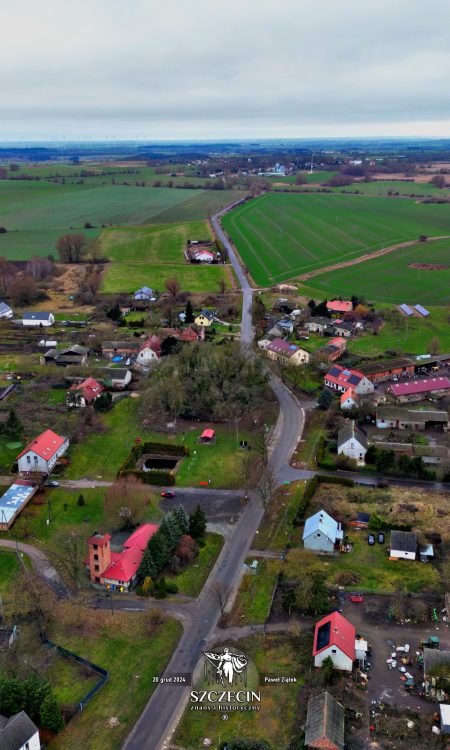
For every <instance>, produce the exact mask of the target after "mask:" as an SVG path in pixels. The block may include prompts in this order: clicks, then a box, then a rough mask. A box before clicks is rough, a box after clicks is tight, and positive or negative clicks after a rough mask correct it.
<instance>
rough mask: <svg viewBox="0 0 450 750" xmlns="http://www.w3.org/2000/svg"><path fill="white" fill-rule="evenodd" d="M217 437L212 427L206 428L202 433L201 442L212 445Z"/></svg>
mask: <svg viewBox="0 0 450 750" xmlns="http://www.w3.org/2000/svg"><path fill="white" fill-rule="evenodd" d="M215 439H216V431H215V430H212V429H211V428H206V430H203V432H202V434H201V435H200V439H199V443H204V444H205V445H211V444H212V443H214V442H215Z"/></svg>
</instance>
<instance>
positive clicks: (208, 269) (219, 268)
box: [102, 262, 231, 294]
mask: <svg viewBox="0 0 450 750" xmlns="http://www.w3.org/2000/svg"><path fill="white" fill-rule="evenodd" d="M228 268H229V267H228ZM230 273H231V269H230ZM173 277H175V278H177V279H178V281H179V282H180V285H181V289H182V291H185V292H211V293H212V294H214V293H217V291H218V289H219V283H220V282H222V281H224V282H225V286H226V288H230V287H231V280H230V274H229V273H228V272H227V267H226V266H223V265H215V266H201V265H193V264H191V263H184V264H183V263H164V264H160V265H155V264H154V263H142V262H139V263H132V262H130V263H108V265H107V267H106V269H105V271H104V275H103V283H102V292H103V293H104V294H117V293H119V292H127V293H129V294H131V293H132V292H135V291H136V289H139V287H141V286H149V287H150V288H151V289H157V290H158V291H164V288H165V287H164V284H165V281H166V280H167V279H171V278H173Z"/></svg>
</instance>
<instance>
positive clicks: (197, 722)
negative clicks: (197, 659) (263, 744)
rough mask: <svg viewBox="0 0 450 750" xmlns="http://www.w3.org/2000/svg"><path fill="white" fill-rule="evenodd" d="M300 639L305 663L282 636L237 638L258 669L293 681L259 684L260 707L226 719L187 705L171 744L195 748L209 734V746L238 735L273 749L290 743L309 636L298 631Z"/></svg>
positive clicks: (233, 713)
mask: <svg viewBox="0 0 450 750" xmlns="http://www.w3.org/2000/svg"><path fill="white" fill-rule="evenodd" d="M302 639H303V640H304V641H305V648H304V649H303V650H304V651H305V652H306V654H307V657H306V659H307V662H308V663H306V659H303V655H302V658H301V659H300V658H299V650H298V647H297V646H295V645H294V644H293V643H292V641H291V640H290V639H289V638H287V637H286V636H283V637H280V636H275V635H266V637H265V638H264V637H263V636H254V637H252V638H246V639H244V640H241V641H239V642H238V643H237V644H236V645H235V648H236V650H237V651H238V653H239V651H243V652H244V653H245V654H248V655H249V656H250V657H251V658H252V659H253V661H254V662H255V665H256V668H257V669H258V671H259V672H260V673H265V674H270V675H285V676H286V675H289V676H293V677H297V683H296V684H281V683H280V684H272V685H268V686H261V688H260V689H261V704H259V705H260V711H230V712H229V713H227V716H228V721H226V722H224V721H222V718H221V715H220V713H218V712H217V711H204V712H202V713H201V715H199V713H198V711H190V710H189V706H188V707H187V708H186V711H185V713H184V716H183V718H182V720H181V723H180V724H179V726H178V729H177V732H176V735H175V741H174V745H175V746H176V747H180V748H181V747H182V748H183V749H184V750H198V749H199V748H200V747H203V744H204V742H203V741H204V738H205V737H209V738H210V739H212V745H211V746H212V747H213V748H217V747H219V740H222V742H223V741H224V740H228V741H230V740H234V739H238V738H245V739H252V740H255V739H259V738H260V739H265V740H266V741H267V742H268V743H269V745H270V747H272V748H273V749H274V750H288V748H289V747H294V745H293V744H291V743H294V742H295V741H296V740H297V739H298V738H296V737H295V734H294V722H295V717H296V699H297V693H298V690H299V687H300V686H301V684H302V683H303V680H304V675H305V673H306V670H307V669H308V668H309V661H310V644H309V641H310V640H311V639H310V638H309V636H308V635H307V634H304V635H302ZM308 639H309V640H308ZM228 645H229V644H228ZM311 645H312V644H311ZM304 661H305V663H303V662H304Z"/></svg>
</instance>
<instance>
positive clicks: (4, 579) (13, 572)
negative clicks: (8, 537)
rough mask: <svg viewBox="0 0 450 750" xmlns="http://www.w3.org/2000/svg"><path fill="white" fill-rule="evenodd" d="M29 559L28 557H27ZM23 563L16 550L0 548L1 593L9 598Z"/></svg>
mask: <svg viewBox="0 0 450 750" xmlns="http://www.w3.org/2000/svg"><path fill="white" fill-rule="evenodd" d="M27 560H28V558H27ZM20 570H21V564H20V562H19V560H18V559H17V554H16V552H15V551H14V550H6V549H0V595H1V596H2V597H3V598H5V599H7V598H8V594H9V592H10V589H11V587H12V586H13V585H14V581H15V579H16V578H17V576H18V575H19V573H20Z"/></svg>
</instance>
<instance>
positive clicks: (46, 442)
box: [17, 430, 69, 475]
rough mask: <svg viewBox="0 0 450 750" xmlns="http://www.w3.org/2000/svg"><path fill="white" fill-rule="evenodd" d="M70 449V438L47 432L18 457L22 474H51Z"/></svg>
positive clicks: (33, 441) (35, 439)
mask: <svg viewBox="0 0 450 750" xmlns="http://www.w3.org/2000/svg"><path fill="white" fill-rule="evenodd" d="M68 447H69V438H66V437H61V436H60V435H57V434H56V432H53V430H45V432H43V433H42V434H41V435H39V436H38V437H37V438H34V440H32V441H31V443H29V444H28V445H27V447H26V448H24V449H23V451H22V452H21V453H19V455H18V456H17V465H18V468H19V473H20V474H25V475H27V474H50V472H51V471H53V469H54V468H55V465H56V463H57V461H58V459H59V458H60V457H61V456H63V455H64V453H65V452H66V450H67V449H68Z"/></svg>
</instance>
